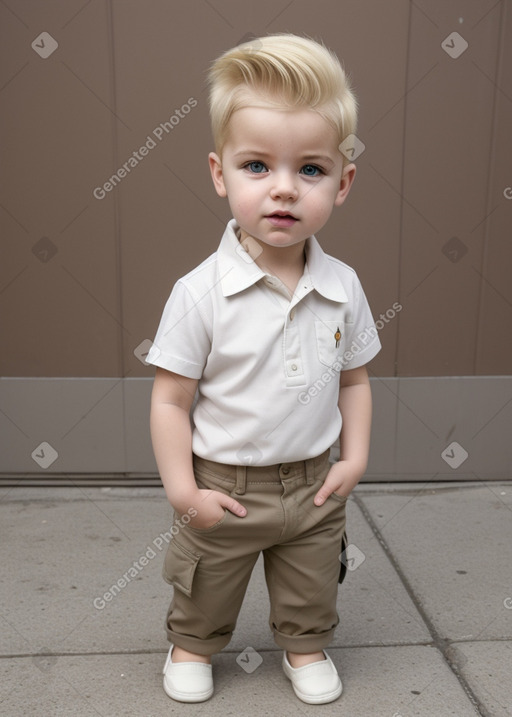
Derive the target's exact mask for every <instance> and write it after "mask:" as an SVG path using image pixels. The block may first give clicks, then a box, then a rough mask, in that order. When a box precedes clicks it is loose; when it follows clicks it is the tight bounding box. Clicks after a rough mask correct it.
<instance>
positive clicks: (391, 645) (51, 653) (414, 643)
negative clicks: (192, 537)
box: [0, 637, 510, 660]
mask: <svg viewBox="0 0 512 717" xmlns="http://www.w3.org/2000/svg"><path fill="white" fill-rule="evenodd" d="M444 642H446V644H448V648H450V647H453V646H457V645H473V644H476V643H480V642H505V643H507V642H510V637H493V638H492V639H489V638H481V639H478V638H468V639H461V638H455V639H453V640H450V641H448V640H446V641H444ZM397 647H398V648H400V647H437V645H436V644H435V642H434V641H433V640H409V641H406V642H385V643H384V642H378V643H377V642H372V643H364V642H360V643H350V644H347V645H329V647H328V648H326V649H327V650H328V651H329V653H333V652H339V651H347V650H373V649H374V648H379V649H396V648H397ZM167 652H168V648H162V649H160V648H155V649H154V650H114V651H112V652H107V651H105V650H104V651H100V652H62V651H57V650H47V651H45V652H42V651H41V650H39V651H38V652H14V653H8V654H5V655H0V660H24V659H28V658H33V657H34V656H35V655H37V656H38V657H39V656H41V657H123V656H124V657H130V656H133V657H137V656H141V655H167ZM258 652H260V653H267V654H272V653H279V654H280V653H282V652H283V651H282V650H281V648H279V647H275V648H270V647H266V648H259V649H258ZM239 654H240V650H239V649H238V648H230V649H224V650H222V652H219V653H217V654H216V655H214V657H217V656H219V655H220V656H222V655H237V656H238V655H239Z"/></svg>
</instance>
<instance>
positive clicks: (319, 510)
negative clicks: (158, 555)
mask: <svg viewBox="0 0 512 717" xmlns="http://www.w3.org/2000/svg"><path fill="white" fill-rule="evenodd" d="M329 467H330V464H329V451H327V452H326V453H324V454H322V455H321V456H319V457H318V458H312V459H310V460H307V461H297V462H294V463H280V464H277V465H273V466H263V467H246V466H230V465H225V464H222V463H215V462H213V461H206V460H204V459H202V458H199V457H197V456H194V473H195V477H196V481H197V484H198V486H199V488H210V489H213V490H218V491H221V492H223V493H226V494H228V495H232V496H233V497H235V498H236V499H237V500H238V501H239V502H240V503H242V504H243V505H244V506H245V507H246V508H247V515H246V516H245V518H239V517H237V516H235V515H233V513H230V512H229V511H226V512H225V515H224V517H223V518H222V519H221V520H220V521H219V522H218V523H216V524H215V525H213V526H212V527H211V528H208V529H206V530H198V529H196V528H191V527H190V526H189V525H184V526H183V527H182V528H181V529H180V531H179V532H178V533H177V534H176V535H175V537H174V538H173V540H171V542H170V544H169V548H168V550H167V554H166V557H165V564H164V571H163V574H164V578H165V580H166V581H167V582H168V583H171V584H172V585H173V586H174V597H173V600H172V603H171V605H170V607H169V611H168V613H167V623H166V625H167V635H168V639H169V641H170V642H173V643H174V644H176V645H178V646H179V647H182V648H183V649H185V650H189V651H191V652H195V653H196V654H200V655H211V654H213V653H216V652H219V651H220V650H222V649H223V648H224V647H225V646H226V645H227V644H228V643H229V641H230V639H231V635H232V633H233V630H234V628H235V625H236V621H237V617H238V613H239V611H240V608H241V606H242V601H243V598H244V595H245V591H246V589H247V584H248V582H249V578H250V576H251V572H252V569H253V567H254V564H255V562H256V560H257V558H258V556H259V554H260V552H261V551H263V557H264V565H265V578H266V582H267V588H268V593H269V598H270V619H269V622H270V628H271V630H272V631H273V633H274V639H275V642H276V643H277V645H279V646H280V647H281V648H283V649H285V650H290V651H291V652H298V653H308V652H316V651H319V650H322V649H323V648H324V647H326V646H327V645H328V644H329V642H330V641H331V639H332V637H333V633H334V630H335V628H336V625H337V624H338V615H337V612H336V596H337V588H338V577H339V573H340V559H339V558H340V552H341V548H340V546H341V537H342V534H343V531H344V529H345V503H346V498H343V497H341V496H338V495H336V494H333V495H332V496H331V497H329V498H328V499H327V501H326V502H325V503H324V504H323V505H322V506H315V505H314V503H313V498H314V496H315V494H316V492H317V491H318V489H319V488H320V485H321V483H322V482H323V480H324V479H325V477H326V475H327V472H328V470H329Z"/></svg>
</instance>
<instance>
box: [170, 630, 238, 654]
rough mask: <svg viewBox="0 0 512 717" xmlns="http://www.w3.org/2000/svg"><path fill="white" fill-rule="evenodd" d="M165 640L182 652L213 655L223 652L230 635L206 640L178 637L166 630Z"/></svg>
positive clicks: (177, 634) (184, 636)
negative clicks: (179, 648)
mask: <svg viewBox="0 0 512 717" xmlns="http://www.w3.org/2000/svg"><path fill="white" fill-rule="evenodd" d="M167 639H168V640H169V642H172V644H173V645H177V646H178V647H181V648H182V650H188V652H195V654H196V655H215V654H217V652H220V651H221V650H223V649H224V648H225V647H226V645H228V644H229V641H230V640H231V635H226V636H224V635H221V636H216V637H213V638H208V639H206V640H201V638H199V637H192V636H191V635H180V634H179V633H176V632H172V630H167Z"/></svg>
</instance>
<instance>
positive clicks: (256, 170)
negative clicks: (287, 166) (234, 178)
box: [245, 162, 267, 174]
mask: <svg viewBox="0 0 512 717" xmlns="http://www.w3.org/2000/svg"><path fill="white" fill-rule="evenodd" d="M245 167H246V169H248V170H249V171H250V172H253V174H262V172H265V171H266V169H267V168H266V167H265V165H264V164H263V162H249V163H248V164H246V165H245Z"/></svg>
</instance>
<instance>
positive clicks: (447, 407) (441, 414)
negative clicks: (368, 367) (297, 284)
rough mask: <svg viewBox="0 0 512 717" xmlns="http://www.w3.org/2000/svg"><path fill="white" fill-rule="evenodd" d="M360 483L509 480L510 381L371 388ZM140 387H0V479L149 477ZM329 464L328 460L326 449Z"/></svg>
mask: <svg viewBox="0 0 512 717" xmlns="http://www.w3.org/2000/svg"><path fill="white" fill-rule="evenodd" d="M371 384H372V392H373V398H374V420H373V429H372V447H371V456H370V463H369V467H368V471H367V475H366V480H380V481H382V480H405V481H411V480H412V481H425V482H426V481H430V480H466V479H468V480H507V479H510V478H511V477H512V441H511V430H510V429H511V426H512V377H509V376H506V377H501V376H490V377H457V378H454V377H441V378H439V377H433V378H372V379H371ZM151 386H152V379H150V378H133V379H131V378H124V379H120V378H100V379H98V378H62V379H61V378H3V379H1V380H0V436H1V455H0V478H1V479H2V480H3V482H5V481H6V480H7V481H9V480H10V481H12V480H16V481H18V480H20V481H21V482H23V480H27V481H28V480H30V479H37V480H45V479H49V478H50V477H52V478H53V479H54V482H55V481H58V479H59V478H61V479H64V478H65V477H66V476H70V475H71V476H73V475H83V474H89V475H90V476H91V477H92V478H94V477H95V476H96V477H98V478H99V477H102V478H103V479H104V478H105V476H107V477H108V476H111V477H112V479H113V480H115V479H116V477H119V476H132V477H134V478H139V479H140V481H141V483H143V482H144V480H145V479H147V478H149V477H151V476H153V477H154V476H155V475H156V464H155V461H154V458H153V454H152V449H151V440H150V434H149V406H150V393H151ZM333 457H334V458H336V457H337V451H336V448H333Z"/></svg>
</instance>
